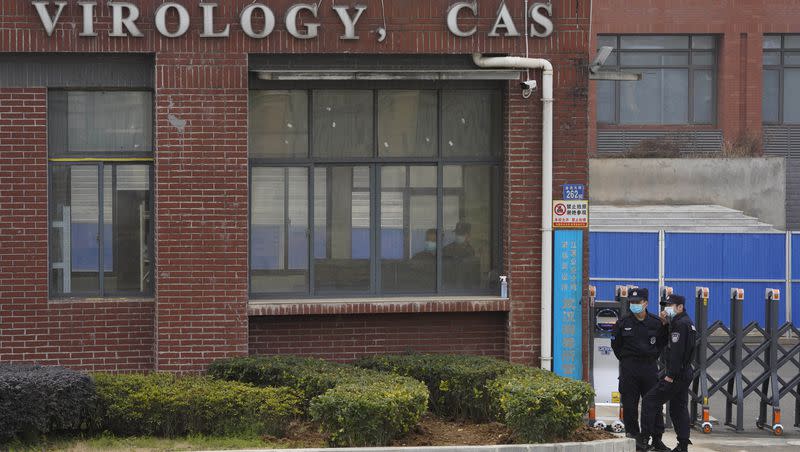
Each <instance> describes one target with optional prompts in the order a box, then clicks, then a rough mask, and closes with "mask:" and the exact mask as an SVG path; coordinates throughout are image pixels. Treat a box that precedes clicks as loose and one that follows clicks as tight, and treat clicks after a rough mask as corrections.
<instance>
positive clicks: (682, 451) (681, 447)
mask: <svg viewBox="0 0 800 452" xmlns="http://www.w3.org/2000/svg"><path fill="white" fill-rule="evenodd" d="M689 444H692V442H691V441H680V442H679V443H678V445H677V446H675V448H674V449H672V452H689Z"/></svg>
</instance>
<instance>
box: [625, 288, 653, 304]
mask: <svg viewBox="0 0 800 452" xmlns="http://www.w3.org/2000/svg"><path fill="white" fill-rule="evenodd" d="M648 295H649V294H648V292H647V289H645V288H644V287H636V288H634V289H630V290H629V291H628V301H629V302H630V301H642V300H647V296H648Z"/></svg>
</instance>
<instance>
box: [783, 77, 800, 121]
mask: <svg viewBox="0 0 800 452" xmlns="http://www.w3.org/2000/svg"><path fill="white" fill-rule="evenodd" d="M783 122H784V123H785V124H798V123H800V69H784V71H783Z"/></svg>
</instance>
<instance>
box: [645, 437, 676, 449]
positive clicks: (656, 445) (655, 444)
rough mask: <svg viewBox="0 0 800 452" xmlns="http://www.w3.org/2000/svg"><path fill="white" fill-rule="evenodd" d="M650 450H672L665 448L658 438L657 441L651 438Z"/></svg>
mask: <svg viewBox="0 0 800 452" xmlns="http://www.w3.org/2000/svg"><path fill="white" fill-rule="evenodd" d="M650 450H655V451H660V452H669V451H671V450H672V449H670V448H669V447H667V445H666V444H664V442H663V441H661V438H658V439H656V438H653V441H652V442H650Z"/></svg>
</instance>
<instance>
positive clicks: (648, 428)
mask: <svg viewBox="0 0 800 452" xmlns="http://www.w3.org/2000/svg"><path fill="white" fill-rule="evenodd" d="M691 382H692V370H691V369H687V370H685V371H684V373H683V375H681V376H680V377H678V378H676V379H675V380H674V381H673V382H672V383H668V382H667V381H666V380H664V379H663V378H662V379H661V380H659V381H658V384H657V385H656V386H655V387H654V388H653V389H651V390H650V391H649V392H648V393H647V394H646V395H645V396H644V399H643V400H642V432H643V433H647V434H650V435H653V434H658V433H662V432H663V431H664V424H663V421H662V422H661V426H660V427H659V426H658V422H657V421H656V418H661V417H662V416H661V411H662V409H663V408H662V407H663V406H664V403H666V402H669V417H670V419H672V425H673V426H674V427H675V434H676V436H677V437H678V441H679V442H688V441H689V385H690V384H691ZM659 428H660V430H659Z"/></svg>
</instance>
